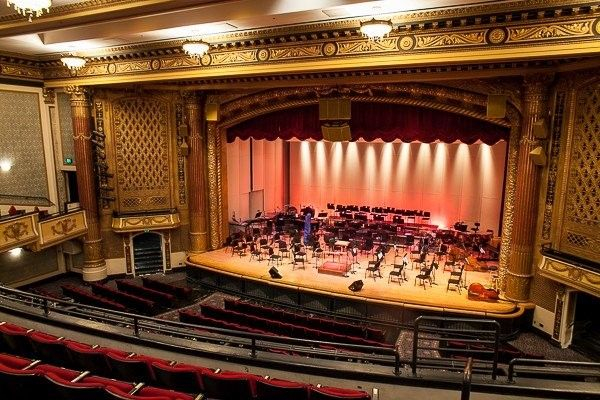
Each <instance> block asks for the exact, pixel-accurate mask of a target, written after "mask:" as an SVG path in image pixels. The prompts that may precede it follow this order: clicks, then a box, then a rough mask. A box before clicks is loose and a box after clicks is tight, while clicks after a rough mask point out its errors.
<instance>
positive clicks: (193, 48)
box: [181, 40, 210, 59]
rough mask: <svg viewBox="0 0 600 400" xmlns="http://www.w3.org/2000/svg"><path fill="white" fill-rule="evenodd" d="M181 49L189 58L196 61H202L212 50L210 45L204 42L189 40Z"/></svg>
mask: <svg viewBox="0 0 600 400" xmlns="http://www.w3.org/2000/svg"><path fill="white" fill-rule="evenodd" d="M181 47H182V48H183V51H185V53H186V54H187V55H188V56H190V57H192V58H196V59H201V58H202V57H203V56H204V55H205V54H206V53H208V49H209V48H210V46H209V44H208V43H206V42H205V41H202V40H187V41H185V42H184V43H183V45H182V46H181Z"/></svg>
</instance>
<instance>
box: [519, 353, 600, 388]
mask: <svg viewBox="0 0 600 400" xmlns="http://www.w3.org/2000/svg"><path fill="white" fill-rule="evenodd" d="M539 364H542V365H560V366H568V367H583V368H596V369H598V371H597V372H596V374H595V375H593V376H598V373H600V363H597V362H587V361H562V360H540V359H534V358H513V359H512V360H510V362H509V363H508V381H509V382H514V379H513V377H514V375H515V367H516V366H517V365H539ZM565 373H566V375H568V371H565ZM590 376H592V374H590Z"/></svg>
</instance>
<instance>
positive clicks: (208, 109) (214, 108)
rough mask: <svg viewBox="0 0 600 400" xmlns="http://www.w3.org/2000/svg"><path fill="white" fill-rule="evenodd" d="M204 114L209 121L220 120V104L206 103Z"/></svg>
mask: <svg viewBox="0 0 600 400" xmlns="http://www.w3.org/2000/svg"><path fill="white" fill-rule="evenodd" d="M204 115H205V116H206V120H207V121H211V122H215V121H218V120H219V105H218V104H217V103H206V106H205V107H204Z"/></svg>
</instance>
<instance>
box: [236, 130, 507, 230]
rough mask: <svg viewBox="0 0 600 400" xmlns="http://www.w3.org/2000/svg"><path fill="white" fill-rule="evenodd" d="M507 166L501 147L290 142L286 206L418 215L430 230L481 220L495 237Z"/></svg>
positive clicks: (484, 145)
mask: <svg viewBox="0 0 600 400" xmlns="http://www.w3.org/2000/svg"><path fill="white" fill-rule="evenodd" d="M238 140H239V139H238ZM505 159H506V142H505V141H500V142H498V143H496V144H494V145H491V146H489V145H486V144H471V145H467V144H463V143H452V144H446V143H378V142H364V141H359V142H340V143H332V142H326V141H319V142H314V141H302V142H299V141H292V142H291V144H290V191H291V193H290V196H291V199H290V201H291V203H292V204H295V205H300V206H305V205H312V206H313V207H315V208H316V209H325V208H326V205H327V203H336V204H353V205H368V206H390V207H396V208H404V209H415V210H424V211H430V212H431V221H432V223H433V224H438V225H440V226H445V227H447V226H450V225H452V224H454V222H456V221H465V222H467V223H468V224H469V225H470V226H471V225H472V224H473V223H474V222H476V221H479V222H481V229H483V231H484V232H485V230H486V229H493V230H494V234H496V235H497V234H498V228H499V226H500V213H501V204H502V191H503V183H504V167H505Z"/></svg>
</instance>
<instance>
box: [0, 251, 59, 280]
mask: <svg viewBox="0 0 600 400" xmlns="http://www.w3.org/2000/svg"><path fill="white" fill-rule="evenodd" d="M0 266H1V268H0V282H2V283H4V284H7V285H11V284H16V283H18V282H23V281H25V280H28V279H32V278H36V277H40V276H43V275H46V274H50V273H52V272H58V269H59V267H58V259H57V254H56V247H51V248H49V249H45V250H42V251H39V252H37V253H33V252H30V251H23V252H22V253H21V255H20V256H19V257H13V256H12V255H11V254H10V253H9V252H6V253H0Z"/></svg>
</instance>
